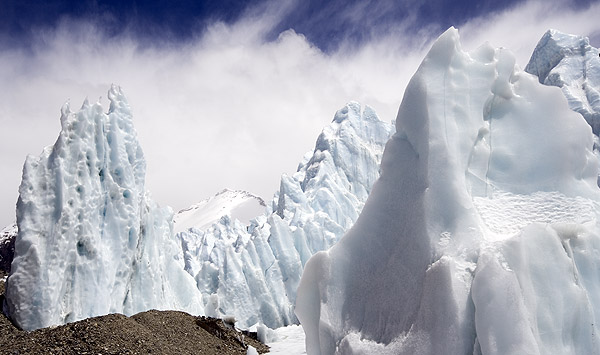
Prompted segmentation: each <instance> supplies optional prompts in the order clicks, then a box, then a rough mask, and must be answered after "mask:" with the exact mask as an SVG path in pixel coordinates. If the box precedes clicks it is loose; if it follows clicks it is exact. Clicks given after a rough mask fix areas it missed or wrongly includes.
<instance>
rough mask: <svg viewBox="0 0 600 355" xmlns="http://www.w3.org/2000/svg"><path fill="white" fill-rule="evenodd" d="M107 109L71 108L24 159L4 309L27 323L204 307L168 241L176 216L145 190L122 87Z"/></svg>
mask: <svg viewBox="0 0 600 355" xmlns="http://www.w3.org/2000/svg"><path fill="white" fill-rule="evenodd" d="M108 98H109V100H110V108H109V110H108V113H104V112H103V108H102V106H101V105H100V104H99V103H97V104H89V103H88V102H87V100H86V102H84V104H83V106H82V107H81V109H80V110H79V111H78V112H72V111H71V109H70V106H69V105H68V104H65V105H64V106H63V108H62V112H61V113H62V114H61V119H60V120H61V132H60V135H59V137H58V139H57V141H56V143H55V144H54V146H52V147H48V148H46V149H44V151H43V152H42V154H41V156H40V157H37V158H36V157H33V156H29V157H27V160H26V161H25V164H24V167H23V179H22V183H21V186H20V188H19V200H18V202H17V224H18V235H17V238H16V241H15V257H14V260H13V262H12V270H11V274H10V276H9V279H8V282H7V293H6V308H7V311H8V313H9V315H10V316H11V318H12V319H13V320H14V321H15V322H16V323H17V324H18V325H19V326H20V327H22V328H23V329H27V330H30V329H36V328H40V327H45V326H50V325H53V324H61V323H65V322H70V321H75V320H79V319H82V318H86V317H91V316H96V315H102V314H107V313H113V312H119V313H125V314H133V313H136V312H139V311H145V310H148V309H151V308H158V309H185V310H187V311H188V312H192V313H194V312H195V313H199V312H201V310H202V307H201V302H200V301H199V300H200V298H199V295H198V291H197V289H196V287H195V282H194V280H193V278H191V277H190V276H189V275H188V274H187V273H186V272H185V271H184V261H183V258H182V257H181V249H180V247H179V246H178V244H177V243H176V241H175V239H174V238H173V237H172V235H173V234H172V222H171V218H172V212H171V210H170V209H168V208H167V209H163V208H159V207H158V206H157V205H156V204H155V203H154V202H153V201H152V200H151V198H150V197H149V196H148V195H147V193H146V191H145V189H144V179H145V171H146V164H145V160H144V156H143V153H142V149H141V148H140V146H139V144H138V141H137V138H136V134H135V131H134V128H133V122H132V116H131V111H130V108H129V105H128V103H127V100H126V99H125V96H124V95H123V92H122V91H121V89H120V88H118V87H115V86H113V87H112V88H111V89H110V91H109V93H108Z"/></svg>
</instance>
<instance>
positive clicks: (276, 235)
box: [178, 102, 393, 328]
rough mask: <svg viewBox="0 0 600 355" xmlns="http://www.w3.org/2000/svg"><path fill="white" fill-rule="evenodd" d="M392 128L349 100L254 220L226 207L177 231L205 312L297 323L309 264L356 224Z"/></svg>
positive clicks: (248, 321)
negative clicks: (296, 307) (214, 219)
mask: <svg viewBox="0 0 600 355" xmlns="http://www.w3.org/2000/svg"><path fill="white" fill-rule="evenodd" d="M392 133H393V127H392V126H391V125H390V124H389V123H386V122H383V121H381V120H380V119H379V118H378V117H377V115H376V113H375V111H374V110H373V109H372V108H370V107H368V106H364V107H362V106H361V105H360V104H358V103H356V102H350V103H349V104H347V105H346V106H345V107H343V108H342V109H340V110H339V111H338V112H337V113H336V114H335V117H334V119H333V122H331V124H330V125H328V126H327V127H325V128H324V129H323V132H322V133H321V135H320V136H319V138H318V139H317V143H316V146H315V149H314V150H313V151H311V152H308V153H307V154H306V155H305V157H304V160H303V161H302V162H301V163H300V165H299V167H298V171H297V172H296V173H295V174H293V175H292V176H288V175H284V176H282V178H281V185H280V190H279V192H278V194H277V195H276V197H275V198H274V200H273V201H272V203H271V204H270V205H269V206H268V207H267V210H266V211H265V213H264V214H262V215H260V216H258V217H257V218H255V219H254V221H251V223H250V225H244V224H242V223H241V222H240V221H238V220H236V219H235V218H231V216H229V215H227V216H223V217H222V218H221V219H220V220H219V222H218V223H215V224H213V225H212V226H211V227H209V228H190V229H188V230H187V231H183V232H181V233H180V234H178V237H179V238H180V239H181V245H182V246H183V249H184V255H185V261H186V270H187V271H188V272H189V273H190V274H191V275H193V276H194V277H195V278H196V281H197V285H198V288H199V290H200V291H201V292H202V294H203V296H204V297H203V300H204V303H205V305H206V310H205V312H206V314H208V315H213V316H223V315H235V317H236V319H237V320H238V325H239V326H240V327H248V326H251V325H253V324H255V323H257V322H260V323H264V324H266V325H267V326H269V327H271V328H276V327H281V326H284V325H288V324H290V323H297V319H296V318H295V316H294V312H293V304H294V302H295V300H296V289H297V287H298V282H299V281H300V276H301V275H302V270H303V268H304V264H305V263H306V261H307V260H308V259H309V258H310V256H311V255H312V254H314V253H316V252H318V251H320V250H324V249H327V248H329V247H331V246H332V245H333V244H335V243H336V242H337V241H338V240H339V238H341V236H342V235H343V234H344V232H345V231H346V230H347V229H348V228H350V227H351V226H352V224H353V223H354V221H355V220H356V218H357V217H358V214H359V213H360V210H361V209H362V207H363V205H364V203H365V200H366V199H367V196H368V195H369V192H370V191H371V187H372V186H373V183H374V182H375V180H376V179H377V177H378V176H379V164H380V162H381V156H382V153H383V147H384V145H385V143H386V142H387V141H388V139H389V137H390V136H391V134H392ZM210 201H211V200H209V201H208V202H207V203H206V205H210V204H211V203H210ZM183 214H187V211H184V212H183ZM212 214H213V213H212V211H208V215H212ZM182 217H185V216H182ZM202 219H203V218H199V220H202Z"/></svg>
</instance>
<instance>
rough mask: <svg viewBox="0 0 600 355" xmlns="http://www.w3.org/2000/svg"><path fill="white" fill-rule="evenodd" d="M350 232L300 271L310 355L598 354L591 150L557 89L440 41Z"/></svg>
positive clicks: (596, 196) (599, 196)
mask: <svg viewBox="0 0 600 355" xmlns="http://www.w3.org/2000/svg"><path fill="white" fill-rule="evenodd" d="M396 129H397V133H396V134H395V135H394V136H393V137H392V139H391V140H390V141H389V142H388V144H387V145H386V149H385V152H384V156H383V159H382V163H381V171H382V172H381V177H380V178H379V179H378V181H377V182H376V183H375V185H374V187H373V190H372V192H371V194H370V196H369V198H368V200H367V202H366V204H365V207H364V209H363V211H362V213H361V215H360V217H359V218H358V220H357V222H356V224H355V225H354V226H353V227H352V229H351V230H350V231H349V232H348V233H346V235H345V236H344V237H343V238H342V239H341V240H340V241H339V242H338V243H337V244H336V245H334V246H333V247H332V248H331V249H329V250H328V251H322V252H319V253H317V254H315V255H314V256H313V257H312V258H311V259H310V260H309V261H308V263H307V264H306V267H305V271H304V274H303V276H302V280H301V282H300V287H299V289H298V296H297V302H296V314H297V316H298V318H299V320H300V321H301V324H302V325H303V327H304V330H305V332H306V346H307V352H308V353H309V354H333V353H339V354H372V353H377V354H469V355H471V354H483V355H489V354H598V353H600V347H598V342H597V339H596V334H598V331H599V330H600V327H599V325H598V320H596V315H597V314H600V313H599V312H600V293H599V291H600V279H598V271H599V270H600V228H599V226H598V215H599V212H600V208H599V202H600V191H599V190H598V186H597V184H596V177H597V175H598V161H597V159H596V157H595V156H594V153H593V151H592V149H593V143H594V138H593V134H592V130H591V128H590V126H589V125H588V124H587V123H586V121H585V120H584V119H583V117H582V116H581V115H580V114H578V113H575V112H573V111H571V110H570V109H569V106H568V103H567V100H566V99H565V97H564V96H563V95H562V93H561V91H560V89H558V88H554V87H549V86H544V85H541V84H540V83H539V82H538V80H537V78H536V77H534V76H532V75H530V74H528V73H526V72H524V71H522V70H520V68H519V67H518V66H516V65H515V59H514V56H513V55H512V54H511V53H510V52H509V51H508V50H506V49H494V48H492V47H491V46H490V45H488V44H484V45H483V46H481V47H480V48H478V49H476V50H474V51H472V52H470V53H466V52H464V51H463V50H462V49H461V46H460V41H459V36H458V32H457V31H456V30H455V29H454V28H451V29H449V30H448V31H446V32H445V33H444V34H443V35H442V36H440V38H439V39H438V40H437V41H436V42H435V43H434V45H433V46H432V48H431V50H430V52H429V53H428V55H427V56H426V58H425V59H424V60H423V63H422V64H421V66H420V67H419V69H418V71H417V73H416V74H415V75H414V76H413V78H412V80H411V81H410V83H409V85H408V87H407V89H406V91H405V95H404V98H403V101H402V104H401V107H400V110H399V112H398V117H397V120H396Z"/></svg>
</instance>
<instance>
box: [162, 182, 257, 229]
mask: <svg viewBox="0 0 600 355" xmlns="http://www.w3.org/2000/svg"><path fill="white" fill-rule="evenodd" d="M265 208H266V205H265V201H264V200H263V199H262V198H260V197H258V196H256V195H253V194H251V193H249V192H246V191H241V190H229V189H224V190H222V191H220V192H219V193H217V194H216V195H215V196H212V197H209V198H207V199H204V200H202V201H200V202H198V203H196V204H194V205H192V206H190V207H188V208H186V209H184V210H181V211H179V212H178V213H177V214H176V215H175V216H174V217H173V222H174V226H173V229H174V231H175V233H179V232H181V231H184V230H187V229H189V228H196V229H201V230H203V229H207V228H208V227H210V226H211V225H212V224H213V223H216V222H218V221H219V220H220V219H221V218H222V217H223V216H228V217H229V218H231V219H237V220H238V221H240V222H241V223H243V224H249V223H250V220H251V219H252V218H254V217H256V216H258V215H260V214H262V213H264V211H265Z"/></svg>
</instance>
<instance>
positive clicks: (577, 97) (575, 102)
mask: <svg viewBox="0 0 600 355" xmlns="http://www.w3.org/2000/svg"><path fill="white" fill-rule="evenodd" d="M525 71H526V72H528V73H531V74H533V75H536V76H537V77H538V79H539V81H540V83H542V84H545V85H552V86H557V87H559V88H561V90H562V92H563V94H564V95H565V97H566V98H567V100H568V102H569V107H571V109H572V110H574V111H576V112H579V113H581V114H582V115H583V117H584V118H585V120H586V121H587V122H588V123H589V124H590V126H592V130H593V131H594V134H596V135H598V134H600V57H599V51H598V48H594V47H592V46H591V45H590V41H589V39H588V38H587V37H582V36H576V35H570V34H566V33H562V32H560V31H557V30H548V31H547V32H546V33H545V34H544V35H543V36H542V38H541V39H540V41H539V42H538V44H537V46H536V47H535V50H534V51H533V54H532V56H531V59H530V60H529V63H527V66H526V67H525Z"/></svg>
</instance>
